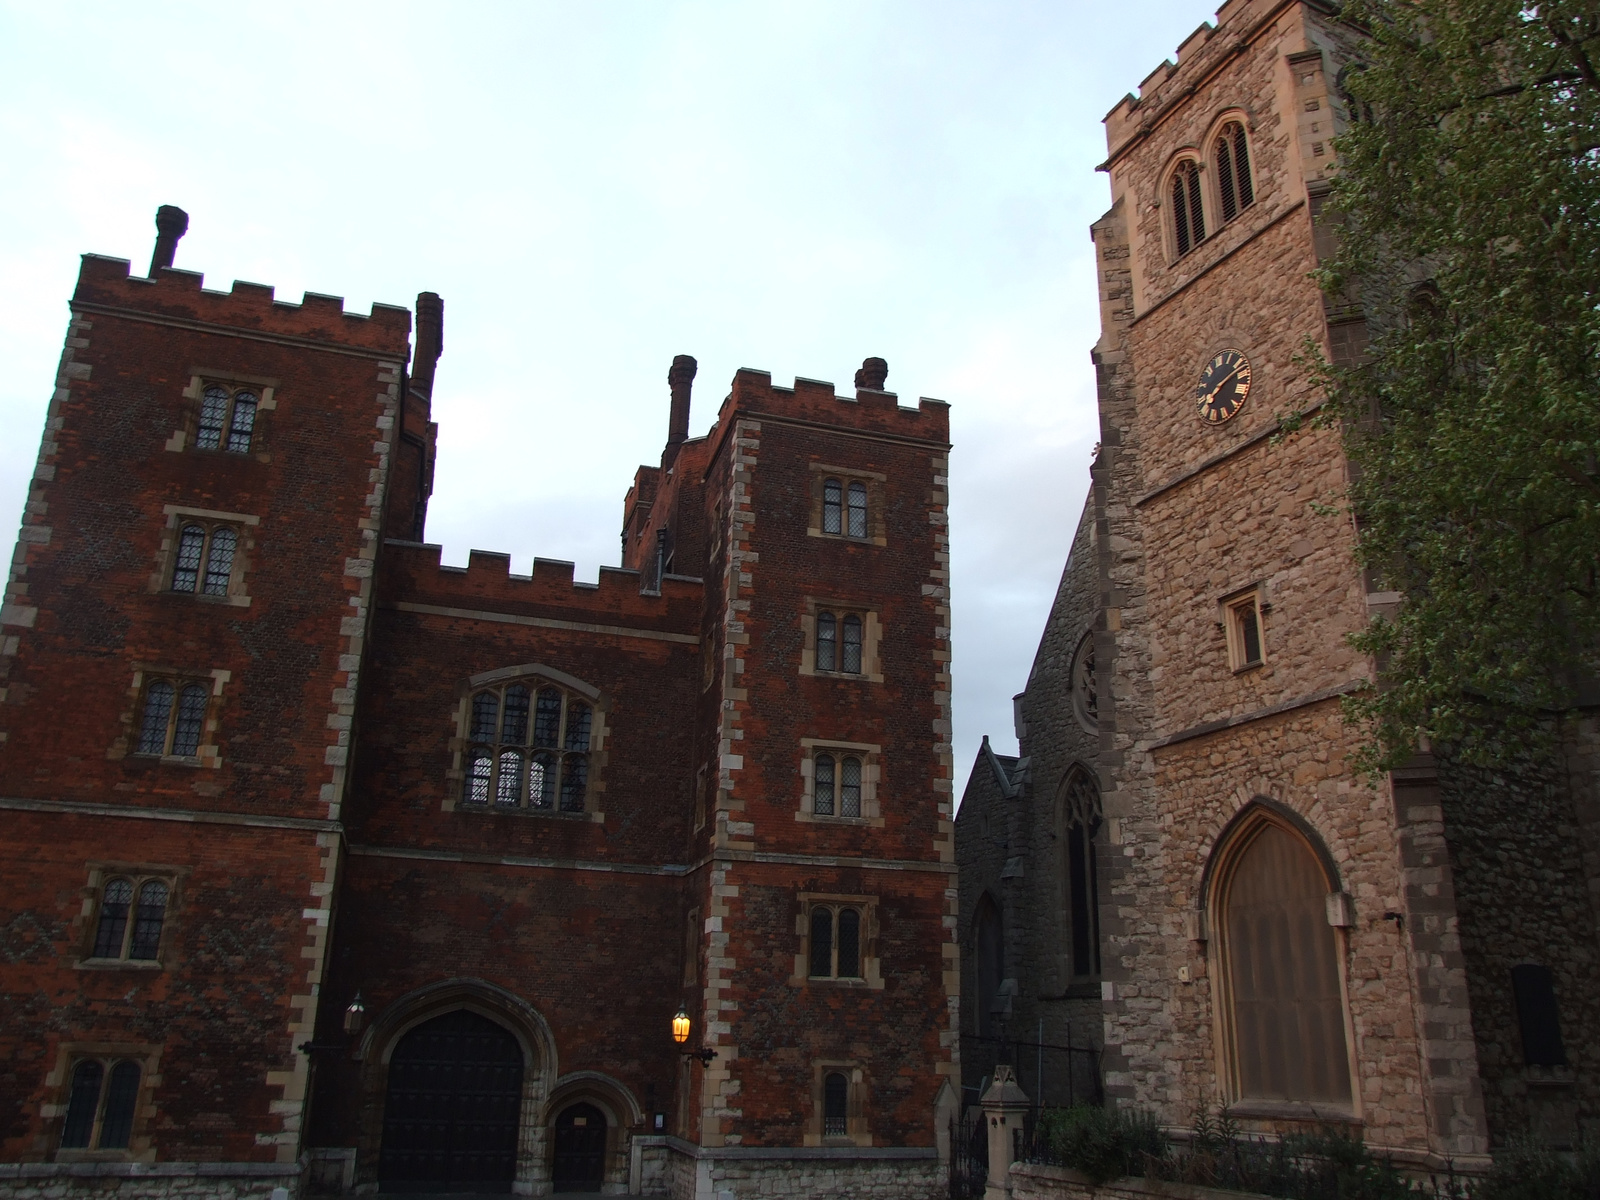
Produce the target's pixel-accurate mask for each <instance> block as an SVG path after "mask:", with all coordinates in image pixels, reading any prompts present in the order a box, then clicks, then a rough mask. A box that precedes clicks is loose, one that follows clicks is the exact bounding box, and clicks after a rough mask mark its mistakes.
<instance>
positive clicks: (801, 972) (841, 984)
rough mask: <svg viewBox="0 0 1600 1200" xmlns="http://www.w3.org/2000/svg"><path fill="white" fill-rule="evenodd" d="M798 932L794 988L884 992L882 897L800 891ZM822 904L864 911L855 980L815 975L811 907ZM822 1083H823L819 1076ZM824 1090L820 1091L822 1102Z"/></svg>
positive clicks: (820, 1130) (793, 976)
mask: <svg viewBox="0 0 1600 1200" xmlns="http://www.w3.org/2000/svg"><path fill="white" fill-rule="evenodd" d="M795 900H796V909H795V918H794V929H795V934H796V935H797V936H798V937H799V939H800V947H799V950H798V952H797V953H796V954H795V956H794V974H793V975H791V976H790V977H789V986H790V987H823V988H864V989H866V990H868V991H874V992H881V991H883V962H882V960H880V959H879V957H878V898H877V897H876V896H847V895H844V894H842V893H838V892H800V893H798V894H797V895H796V897H795ZM818 905H826V906H827V907H829V908H834V907H843V906H849V907H852V908H858V909H860V910H861V975H860V977H859V978H855V979H814V978H812V977H811V910H812V909H813V908H816V907H817V906H818ZM818 1086H819V1087H820V1086H821V1080H820V1077H819V1080H818ZM821 1095H822V1093H821V1092H818V1093H817V1096H818V1103H819V1105H820V1103H821ZM821 1114H822V1109H821V1108H820V1107H818V1109H817V1121H818V1124H817V1133H818V1135H819V1136H820V1135H821V1132H822V1125H821V1120H822V1115H821Z"/></svg>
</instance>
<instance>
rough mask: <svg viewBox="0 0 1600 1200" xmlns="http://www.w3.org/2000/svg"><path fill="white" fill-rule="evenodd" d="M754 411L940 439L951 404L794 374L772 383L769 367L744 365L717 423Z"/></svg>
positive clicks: (946, 427)
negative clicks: (786, 381) (851, 389)
mask: <svg viewBox="0 0 1600 1200" xmlns="http://www.w3.org/2000/svg"><path fill="white" fill-rule="evenodd" d="M751 410H753V411H754V412H757V413H766V414H770V415H772V416H775V417H792V418H795V419H797V420H803V421H811V422H815V423H817V424H819V425H841V426H845V427H847V428H851V429H862V430H871V431H873V432H877V433H889V434H895V435H897V436H900V437H910V438H917V439H919V440H922V441H929V442H938V443H941V444H943V443H948V441H949V440H950V406H949V405H948V404H946V403H945V402H944V401H943V400H933V399H930V398H929V397H927V396H923V397H921V398H920V399H919V400H918V401H917V407H915V408H908V407H906V406H905V405H902V404H901V403H900V399H899V397H898V396H897V395H896V394H895V393H894V392H886V391H881V390H878V389H874V388H865V387H863V388H858V389H857V390H856V392H855V394H854V395H840V394H839V393H838V392H837V391H836V390H835V388H834V386H833V384H831V383H828V382H826V381H824V380H820V379H806V378H804V377H803V376H796V377H795V381H794V386H792V387H781V386H777V385H775V384H774V383H773V382H772V374H771V372H769V371H761V370H756V369H754V368H751V367H740V368H739V370H737V371H736V372H734V376H733V386H732V390H730V391H729V393H728V396H727V399H725V400H724V401H723V402H722V408H721V410H720V411H719V412H718V414H717V423H718V425H719V426H721V425H723V424H724V423H725V422H726V420H727V418H728V417H729V416H730V415H731V414H732V413H734V412H743V411H751Z"/></svg>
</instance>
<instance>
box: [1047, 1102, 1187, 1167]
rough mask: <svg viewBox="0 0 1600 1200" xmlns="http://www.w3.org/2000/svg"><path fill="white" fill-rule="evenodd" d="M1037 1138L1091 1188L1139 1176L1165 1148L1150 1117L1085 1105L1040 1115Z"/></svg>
mask: <svg viewBox="0 0 1600 1200" xmlns="http://www.w3.org/2000/svg"><path fill="white" fill-rule="evenodd" d="M1036 1138H1037V1143H1038V1145H1039V1146H1040V1147H1041V1148H1042V1149H1044V1150H1045V1151H1046V1153H1047V1154H1048V1156H1049V1157H1050V1158H1051V1159H1052V1160H1053V1161H1056V1162H1059V1163H1061V1164H1062V1165H1063V1166H1068V1167H1071V1168H1072V1169H1073V1170H1075V1171H1081V1172H1083V1173H1084V1174H1085V1175H1087V1176H1088V1177H1089V1179H1090V1180H1091V1181H1092V1182H1093V1183H1095V1184H1101V1183H1105V1182H1106V1181H1107V1180H1108V1179H1118V1178H1120V1177H1122V1176H1123V1175H1142V1174H1144V1173H1145V1170H1146V1161H1147V1160H1148V1159H1149V1158H1150V1157H1152V1156H1155V1157H1160V1156H1161V1155H1163V1154H1165V1153H1166V1149H1167V1140H1166V1135H1165V1134H1163V1133H1162V1132H1161V1126H1160V1125H1158V1124H1157V1123H1156V1119H1155V1117H1153V1116H1152V1115H1151V1114H1149V1113H1146V1112H1138V1111H1132V1110H1124V1109H1117V1108H1097V1107H1094V1106H1092V1105H1087V1104H1080V1105H1077V1106H1075V1107H1073V1108H1053V1109H1046V1110H1045V1111H1044V1112H1042V1113H1040V1114H1039V1125H1038V1131H1037V1134H1036Z"/></svg>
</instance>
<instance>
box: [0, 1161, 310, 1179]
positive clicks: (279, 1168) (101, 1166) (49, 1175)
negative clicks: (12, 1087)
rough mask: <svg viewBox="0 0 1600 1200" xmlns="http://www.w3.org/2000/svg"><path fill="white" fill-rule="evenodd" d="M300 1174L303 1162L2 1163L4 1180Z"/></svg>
mask: <svg viewBox="0 0 1600 1200" xmlns="http://www.w3.org/2000/svg"><path fill="white" fill-rule="evenodd" d="M298 1174H300V1164H299V1163H275V1162H274V1163H265V1162H153V1163H141V1162H59V1163H0V1179H58V1178H61V1177H62V1176H79V1177H81V1176H89V1177H100V1178H114V1179H196V1178H217V1177H221V1176H233V1177H235V1178H238V1177H255V1178H261V1177H272V1176H289V1175H298Z"/></svg>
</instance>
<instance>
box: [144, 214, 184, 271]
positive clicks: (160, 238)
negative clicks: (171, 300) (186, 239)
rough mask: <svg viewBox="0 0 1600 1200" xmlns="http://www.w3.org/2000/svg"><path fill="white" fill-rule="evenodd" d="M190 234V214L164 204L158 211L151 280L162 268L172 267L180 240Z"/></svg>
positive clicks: (151, 263)
mask: <svg viewBox="0 0 1600 1200" xmlns="http://www.w3.org/2000/svg"><path fill="white" fill-rule="evenodd" d="M188 232H189V214H188V213H186V212H184V211H183V209H181V208H179V207H178V206H177V205H176V204H163V205H162V206H161V207H160V208H158V209H156V249H155V253H154V254H152V255H151V256H150V278H151V279H154V278H155V277H156V272H157V271H158V270H160V269H161V268H162V267H170V266H171V265H172V259H173V256H174V255H176V254H177V253H178V239H179V238H181V237H182V236H183V235H184V234H186V233H188Z"/></svg>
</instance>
